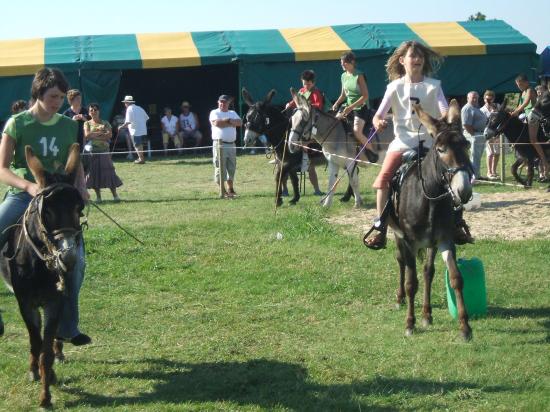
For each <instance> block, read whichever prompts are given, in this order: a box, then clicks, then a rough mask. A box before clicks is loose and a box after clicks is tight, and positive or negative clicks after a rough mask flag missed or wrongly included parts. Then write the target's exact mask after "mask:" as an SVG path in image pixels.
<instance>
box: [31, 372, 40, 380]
mask: <svg viewBox="0 0 550 412" xmlns="http://www.w3.org/2000/svg"><path fill="white" fill-rule="evenodd" d="M28 376H29V380H30V381H31V382H37V381H39V380H40V374H39V373H38V370H33V371H29V375H28Z"/></svg>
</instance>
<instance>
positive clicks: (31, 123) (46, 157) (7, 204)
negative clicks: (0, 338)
mask: <svg viewBox="0 0 550 412" xmlns="http://www.w3.org/2000/svg"><path fill="white" fill-rule="evenodd" d="M68 88H69V84H68V83H67V80H66V79H65V76H64V75H63V73H62V72H61V71H59V70H57V69H50V68H47V67H45V68H42V69H40V70H38V71H37V72H36V74H35V76H34V79H33V81H32V86H31V96H32V99H33V101H34V103H33V105H32V106H31V107H30V108H29V109H28V110H24V111H22V112H21V113H18V114H16V115H15V116H12V117H11V118H10V119H9V120H8V122H7V124H6V127H5V128H4V131H3V133H2V142H1V143H0V182H1V183H3V184H5V185H7V186H10V188H9V190H8V192H7V194H6V196H5V198H4V201H3V202H2V203H1V204H0V249H1V248H2V247H3V246H4V244H5V243H6V240H7V234H6V229H7V228H8V227H10V226H12V225H14V224H16V223H17V222H18V221H19V219H20V218H21V216H23V214H24V213H25V210H26V209H27V206H28V205H29V203H30V202H31V200H32V198H33V197H34V196H36V195H37V194H38V191H39V187H38V184H37V183H36V182H35V181H34V177H33V176H32V173H31V171H30V170H29V168H28V165H27V161H26V158H25V146H26V145H30V146H31V147H32V149H33V151H34V153H35V154H36V156H37V157H38V159H40V161H41V163H42V165H43V166H44V169H45V170H46V171H48V172H50V173H55V172H59V171H62V170H63V167H64V165H65V164H66V163H67V159H68V156H69V149H70V146H71V145H72V144H73V143H75V142H76V141H77V136H78V125H77V123H76V122H75V121H73V120H71V119H69V118H67V117H66V116H62V115H60V114H58V113H57V112H58V110H59V109H60V108H61V106H62V105H63V102H64V100H65V94H66V93H67V89H68ZM60 167H61V170H60V169H59V168H60ZM75 186H76V187H77V189H78V190H79V191H80V193H81V195H82V197H83V199H84V200H85V201H87V200H88V198H89V196H88V192H87V191H86V187H85V183H84V174H83V171H82V168H80V169H79V171H78V173H77V178H76V182H75ZM85 267H86V261H85V252H84V239H83V238H82V237H81V238H80V241H79V242H78V257H77V263H76V265H75V267H74V269H73V271H72V273H68V274H67V275H66V281H67V293H66V294H63V300H64V305H63V311H62V313H61V320H60V323H59V327H58V329H57V331H56V333H57V337H58V339H61V340H64V339H66V340H68V341H70V342H71V343H72V344H73V345H77V346H79V345H86V344H88V343H91V341H92V340H91V338H90V337H89V336H88V335H86V334H84V333H82V332H80V330H79V327H78V326H79V303H78V301H79V293H80V287H81V286H82V282H83V281H84V269H85Z"/></svg>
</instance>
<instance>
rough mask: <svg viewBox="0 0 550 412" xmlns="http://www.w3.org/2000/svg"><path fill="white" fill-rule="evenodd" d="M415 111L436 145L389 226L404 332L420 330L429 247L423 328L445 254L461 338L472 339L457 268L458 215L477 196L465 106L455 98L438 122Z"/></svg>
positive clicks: (410, 176) (393, 208)
mask: <svg viewBox="0 0 550 412" xmlns="http://www.w3.org/2000/svg"><path fill="white" fill-rule="evenodd" d="M415 111H416V113H417V114H418V117H419V119H420V121H421V123H422V124H423V125H424V127H426V128H427V129H428V131H429V132H430V134H431V135H432V137H433V146H432V148H431V149H430V150H429V152H428V153H427V155H426V157H425V158H424V159H423V160H422V161H421V162H419V161H417V163H416V165H414V166H412V167H411V168H409V169H408V170H406V171H405V172H403V173H404V175H403V178H402V184H401V185H400V187H399V189H398V190H397V191H396V192H395V193H394V195H393V196H392V200H391V203H390V214H389V219H388V223H389V225H390V227H391V228H392V229H393V231H394V233H395V241H396V244H397V256H396V257H397V262H398V264H399V279H400V280H399V290H398V293H397V301H398V304H400V303H401V302H402V301H403V299H404V295H405V291H406V294H407V317H406V329H405V334H406V335H407V336H410V335H412V334H413V331H414V326H415V321H416V319H415V315H414V298H415V295H416V292H417V289H418V279H417V272H416V257H417V255H418V254H419V252H420V251H422V250H423V249H426V252H427V253H426V263H425V266H424V303H423V307H422V316H423V324H424V325H425V326H427V325H430V324H431V323H432V306H431V299H430V295H431V285H432V280H433V276H434V260H435V255H436V253H437V250H438V248H439V250H441V252H442V256H443V260H444V261H445V264H446V266H447V269H448V270H449V274H450V280H451V286H452V287H453V289H454V290H455V295H456V301H457V306H458V316H459V321H460V328H461V335H462V337H463V338H464V339H465V340H469V339H471V337H472V330H471V328H470V326H469V324H468V314H467V313H466V309H465V306H464V298H463V294H462V287H463V280H462V275H461V274H460V271H459V269H458V267H457V264H456V248H455V244H454V241H453V237H454V228H455V222H454V215H455V213H454V211H455V210H457V209H460V208H462V206H463V204H464V203H466V202H468V200H469V199H470V198H471V196H472V186H471V183H470V178H471V176H472V165H471V163H470V160H469V155H468V148H469V143H468V141H467V140H466V138H465V137H464V136H463V135H462V125H461V122H460V108H459V106H458V103H457V102H456V100H452V101H451V104H450V106H449V111H448V114H447V117H446V118H443V119H441V120H436V119H434V118H432V117H431V116H430V115H429V114H428V113H426V112H424V111H423V110H422V108H421V107H420V106H419V105H415Z"/></svg>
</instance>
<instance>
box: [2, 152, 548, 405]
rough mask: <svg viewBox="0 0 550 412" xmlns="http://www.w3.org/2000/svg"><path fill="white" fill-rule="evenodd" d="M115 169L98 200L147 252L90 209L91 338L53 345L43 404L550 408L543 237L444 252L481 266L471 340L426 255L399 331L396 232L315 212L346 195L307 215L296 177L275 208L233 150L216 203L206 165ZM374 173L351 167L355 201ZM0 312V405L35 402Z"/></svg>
mask: <svg viewBox="0 0 550 412" xmlns="http://www.w3.org/2000/svg"><path fill="white" fill-rule="evenodd" d="M116 166H117V171H118V173H119V175H120V177H121V178H122V180H123V182H124V186H123V187H122V188H121V189H120V195H121V197H122V199H123V202H122V203H119V204H114V203H110V202H105V203H104V204H103V205H102V208H103V209H104V210H105V211H106V212H108V213H109V214H110V215H112V216H113V217H114V218H115V219H116V220H117V221H118V222H119V223H120V224H122V225H123V226H124V227H126V228H128V229H130V230H131V231H132V232H133V233H134V234H135V235H136V236H138V237H139V238H140V239H142V240H143V241H144V242H145V244H146V245H145V246H141V245H139V244H137V243H136V242H135V241H134V240H132V239H130V238H129V237H127V236H126V235H124V234H123V233H122V232H121V231H119V230H118V229H117V228H116V227H114V226H113V225H112V224H111V223H110V222H109V221H108V220H107V219H106V218H105V217H103V216H102V215H101V214H100V213H99V212H98V211H97V210H95V209H94V208H91V209H90V215H89V223H90V227H89V230H88V231H87V232H86V233H85V239H86V246H87V262H88V266H87V274H86V280H85V283H84V288H83V290H82V293H81V328H82V330H83V331H84V332H86V333H88V334H90V335H91V336H92V338H93V340H94V342H93V344H92V345H88V346H85V347H80V348H75V347H73V346H71V345H67V347H66V357H67V361H66V362H65V363H63V364H57V365H56V372H57V375H58V378H59V380H60V382H59V384H58V385H57V386H56V387H54V388H53V390H52V393H53V402H54V405H55V408H56V409H57V410H64V409H71V410H80V411H96V410H105V411H107V410H117V411H145V410H151V411H176V410H177V411H179V410H192V411H206V410H208V411H210V410H215V411H234V410H245V411H261V410H270V411H271V410H281V411H284V410H288V411H291V410H292V411H340V410H342V411H348V410H351V411H370V410H388V411H393V410H475V411H495V410H496V411H506V410H510V411H512V410H513V411H517V410H520V411H542V410H550V374H549V371H550V356H549V354H550V352H549V349H550V302H549V296H550V295H549V291H550V276H549V275H550V270H549V266H548V259H549V256H550V240H549V239H533V240H527V241H516V242H506V241H502V240H493V241H479V242H478V243H477V244H476V245H475V246H466V247H461V248H460V249H459V252H458V253H459V255H460V257H473V256H477V257H479V258H481V259H482V260H483V262H484V265H485V271H486V278H487V288H488V295H489V296H488V297H489V315H488V316H487V317H486V318H484V319H479V320H473V321H471V326H472V328H473V334H474V337H473V341H472V342H470V343H463V342H461V341H460V339H458V335H459V329H458V323H457V322H456V321H454V320H452V319H451V317H450V316H449V314H448V311H447V308H446V301H445V291H444V281H443V272H444V269H443V266H442V262H441V259H439V258H438V260H437V269H436V273H437V275H436V279H435V280H434V293H433V305H434V325H433V326H432V327H430V328H428V329H425V328H422V327H421V326H419V327H418V329H417V333H416V334H415V335H414V336H413V337H411V338H405V337H404V327H405V323H404V321H405V312H404V310H396V309H394V300H395V298H394V295H395V289H396V286H397V264H396V262H395V259H394V252H395V247H394V245H393V242H390V244H389V247H388V249H387V250H385V251H381V252H376V253H375V252H371V251H368V250H367V249H366V248H365V247H364V246H362V243H361V242H360V239H359V238H358V237H354V236H350V235H347V234H345V232H344V231H343V230H342V228H340V227H336V226H331V225H329V224H328V223H327V218H328V217H331V216H335V215H338V214H341V213H343V212H344V211H346V210H349V208H350V207H351V205H349V204H340V203H339V202H335V205H334V207H333V208H332V209H331V210H329V211H325V210H321V209H320V207H319V206H318V200H319V198H318V197H315V196H312V195H311V193H312V190H311V187H310V186H309V184H308V186H307V194H306V196H305V197H304V198H303V199H302V200H301V201H300V202H299V204H298V205H297V206H294V207H289V206H288V205H287V204H286V203H285V205H284V206H283V207H282V208H280V209H279V211H278V213H277V214H275V213H274V207H273V204H274V199H273V196H272V194H273V193H272V192H273V184H272V180H273V174H272V166H271V165H268V164H267V160H266V159H265V157H264V156H258V155H256V156H241V157H239V159H238V171H237V179H236V190H237V192H238V193H239V197H238V198H237V199H235V200H222V199H218V198H217V188H216V186H215V185H214V183H213V182H212V165H211V162H210V159H209V158H193V159H187V160H186V159H184V158H180V159H176V158H169V159H167V160H164V159H163V160H156V161H151V162H148V163H147V164H145V165H143V166H136V165H133V164H131V163H125V162H119V163H117V164H116ZM376 170H377V169H371V170H369V171H367V172H366V173H365V172H363V173H362V174H361V187H362V192H363V193H365V194H366V200H367V205H366V207H369V208H372V207H373V202H374V193H373V191H372V189H369V185H370V183H371V182H372V179H373V175H374V172H375V171H376ZM318 171H319V175H320V178H321V180H322V184H321V186H322V187H326V172H325V171H323V169H321V168H319V169H318ZM344 188H345V184H344V183H343V184H342V185H341V186H340V187H339V188H338V189H339V191H343V190H344ZM476 190H477V189H476ZM479 190H480V191H484V190H485V191H496V190H503V196H505V193H504V192H505V191H509V190H514V189H510V188H506V189H502V188H495V187H487V188H486V187H480V188H479ZM103 198H104V199H109V198H110V194H108V193H105V194H104V195H103ZM497 223H498V224H505V222H497ZM277 232H280V233H282V234H283V239H282V240H277V239H276V236H275V235H276V233H277ZM419 302H420V295H419V296H418V297H417V309H418V310H417V316H419V314H420V312H419V309H420V307H419V304H418V303H419ZM0 308H1V310H2V316H3V318H4V321H5V322H6V334H5V336H4V337H2V338H0V410H6V411H8V410H9V411H15V410H34V409H36V407H37V405H38V393H39V385H38V384H37V383H30V382H28V381H27V375H26V369H27V359H28V343H27V333H26V330H25V328H24V326H23V322H22V320H21V319H20V316H19V313H18V310H17V307H16V302H15V299H14V298H13V296H11V295H10V294H9V293H8V292H7V291H6V289H5V288H2V289H0ZM418 324H420V322H418Z"/></svg>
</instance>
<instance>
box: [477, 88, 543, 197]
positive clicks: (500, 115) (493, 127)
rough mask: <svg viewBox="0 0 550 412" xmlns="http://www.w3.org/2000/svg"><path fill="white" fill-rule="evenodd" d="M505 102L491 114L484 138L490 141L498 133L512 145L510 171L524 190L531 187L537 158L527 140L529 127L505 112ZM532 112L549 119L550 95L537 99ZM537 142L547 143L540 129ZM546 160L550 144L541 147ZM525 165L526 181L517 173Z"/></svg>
mask: <svg viewBox="0 0 550 412" xmlns="http://www.w3.org/2000/svg"><path fill="white" fill-rule="evenodd" d="M505 108H506V102H504V103H503V104H502V105H501V106H500V108H499V110H498V111H496V112H493V113H491V116H489V121H488V122H487V126H486V127H485V133H484V134H485V138H486V139H491V138H493V137H495V136H497V135H499V134H500V133H504V134H505V135H506V138H507V139H508V140H509V141H510V143H512V144H514V153H515V156H516V161H515V162H514V163H513V164H512V167H511V171H512V175H513V176H514V179H516V181H517V182H518V183H520V184H522V185H523V186H524V187H525V188H529V187H531V186H532V185H533V176H534V166H535V159H536V158H538V155H537V152H536V150H535V148H534V147H533V145H532V144H531V141H530V140H529V127H528V125H527V123H523V122H522V121H521V120H519V119H518V118H517V117H514V116H511V115H510V113H509V112H508V111H506V109H505ZM533 110H534V111H537V112H539V113H540V114H541V117H542V118H543V119H548V118H550V93H548V92H546V93H544V94H543V95H542V96H541V97H539V99H538V101H537V104H536V105H535V108H534V109H533ZM537 141H538V142H540V143H547V138H546V136H545V134H544V130H543V128H542V127H540V128H539V130H538V135H537ZM541 147H542V148H543V150H544V154H545V156H546V159H547V160H550V144H544V145H542V146H541ZM524 163H527V179H524V178H522V177H521V176H520V175H519V173H518V168H519V167H520V166H521V165H522V164H524Z"/></svg>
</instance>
